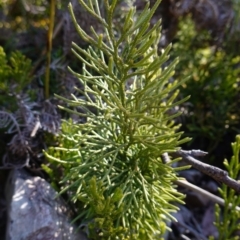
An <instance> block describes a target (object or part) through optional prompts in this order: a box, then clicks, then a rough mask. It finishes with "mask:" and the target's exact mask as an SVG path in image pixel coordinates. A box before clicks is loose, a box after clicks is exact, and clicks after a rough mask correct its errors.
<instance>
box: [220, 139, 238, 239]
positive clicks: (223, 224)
mask: <svg viewBox="0 0 240 240" xmlns="http://www.w3.org/2000/svg"><path fill="white" fill-rule="evenodd" d="M232 149H233V156H232V158H231V161H230V162H228V161H227V160H226V159H225V161H224V165H225V167H226V169H227V171H228V174H229V176H230V177H231V178H233V179H238V177H239V173H240V164H239V153H240V135H237V137H236V142H234V143H232ZM219 191H220V194H221V195H222V198H223V199H224V201H225V207H224V209H223V213H222V214H221V210H220V207H219V205H216V223H215V224H216V226H217V228H218V231H219V238H218V239H219V240H225V239H229V240H231V239H234V240H237V239H240V237H239V234H238V233H237V231H239V230H240V223H239V219H240V209H239V205H240V196H239V194H236V192H235V191H234V190H233V189H230V188H229V187H227V186H226V185H222V188H221V189H219Z"/></svg>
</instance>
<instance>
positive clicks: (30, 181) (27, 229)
mask: <svg viewBox="0 0 240 240" xmlns="http://www.w3.org/2000/svg"><path fill="white" fill-rule="evenodd" d="M6 200H7V203H8V207H7V215H8V222H7V234H6V240H87V237H86V236H85V234H84V233H82V232H80V231H78V230H77V227H75V226H74V225H72V224H71V216H70V214H69V213H70V212H71V211H70V209H69V208H68V207H67V205H66V204H65V202H64V201H63V199H61V198H60V197H57V192H56V191H55V190H54V189H53V188H52V187H51V185H50V184H49V183H48V182H46V181H45V180H44V179H42V178H40V177H35V176H34V177H33V176H30V175H29V174H28V173H27V172H26V171H25V170H24V169H19V170H12V172H11V174H10V176H9V179H8V182H7V185H6Z"/></svg>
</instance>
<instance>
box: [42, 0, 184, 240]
mask: <svg viewBox="0 0 240 240" xmlns="http://www.w3.org/2000/svg"><path fill="white" fill-rule="evenodd" d="M79 2H80V4H81V7H83V8H85V9H86V10H87V11H88V12H89V14H92V15H93V16H95V17H96V21H99V22H101V24H102V25H103V27H104V30H105V31H104V32H103V33H102V34H97V33H95V31H94V29H92V32H93V37H91V36H89V35H88V34H87V33H86V32H84V30H83V29H82V28H81V26H79V25H78V24H77V22H76V19H75V17H74V13H73V9H72V6H71V5H69V7H70V12H71V14H72V17H73V21H74V24H75V25H76V29H77V31H78V33H79V35H80V36H81V37H82V38H83V39H84V40H85V41H86V42H88V43H89V44H90V46H89V48H88V49H87V50H84V49H82V48H80V47H78V46H77V45H76V44H74V43H73V45H72V47H73V53H74V55H75V56H76V57H77V58H78V59H79V60H80V61H82V62H83V70H82V73H75V72H73V70H71V72H72V73H73V74H74V75H75V76H77V77H78V79H79V81H80V82H81V83H82V84H83V86H84V90H81V89H77V90H78V91H79V92H80V93H81V94H82V97H81V98H77V97H75V96H74V95H73V94H72V99H70V100H68V99H65V98H63V97H61V96H58V98H60V99H62V100H64V101H65V102H66V103H68V106H72V107H73V108H72V109H70V108H64V107H61V109H65V110H66V111H68V112H70V113H73V114H75V115H79V116H80V117H83V118H85V119H87V121H86V122H85V123H83V124H79V123H74V122H73V121H72V120H69V121H63V125H62V134H61V135H60V136H59V139H58V142H59V147H55V148H50V149H49V150H48V151H47V152H46V156H47V157H48V159H49V161H50V162H52V164H54V162H55V166H56V164H59V165H57V167H58V168H59V169H62V172H63V179H62V181H61V183H60V184H61V186H62V188H63V190H62V193H63V192H67V193H68V195H69V196H70V197H71V200H72V202H74V203H75V206H77V207H78V216H77V218H81V219H82V222H83V223H84V222H88V224H87V229H88V231H89V232H90V236H91V237H93V238H94V239H101V238H102V239H129V238H130V239H159V237H160V236H161V235H162V234H163V233H164V232H165V230H166V221H167V220H168V219H174V218H173V217H172V216H171V213H172V212H175V211H177V209H178V208H177V207H176V206H175V205H174V203H176V202H180V203H183V202H182V201H181V199H182V198H183V195H182V194H181V193H179V192H178V191H177V190H176V189H175V186H174V184H173V181H174V180H176V179H177V175H176V170H177V169H174V168H172V167H171V166H170V165H168V164H164V163H163V162H162V160H161V155H162V154H163V153H165V152H171V151H175V150H176V149H178V146H179V145H180V144H181V143H184V142H186V141H188V139H187V138H185V139H182V140H181V139H180V138H181V135H182V133H180V132H177V130H178V128H179V127H178V126H174V122H173V119H174V118H175V117H177V116H179V114H180V113H176V114H174V115H169V110H170V109H172V108H173V107H174V106H177V105H179V104H181V103H182V102H184V101H186V99H187V98H185V99H182V100H180V101H176V100H175V99H176V98H177V96H178V93H179V90H178V88H179V87H180V86H181V85H182V84H183V83H184V81H185V80H181V81H174V82H170V81H169V78H170V77H171V76H173V74H174V68H175V66H176V63H177V60H174V61H173V62H172V63H171V64H169V66H168V67H165V68H164V67H163V64H164V63H165V62H166V61H167V60H168V52H169V50H170V46H169V47H167V48H166V49H165V50H164V51H162V53H161V55H160V56H159V55H158V41H159V35H160V34H159V33H160V30H159V28H160V21H158V22H157V23H156V24H155V25H154V26H153V27H150V25H149V22H150V19H151V17H152V15H153V13H154V11H155V10H156V8H157V7H158V5H159V3H160V0H158V1H156V3H155V4H154V6H153V8H152V9H149V8H148V7H149V5H147V6H146V8H145V9H144V10H143V11H142V13H141V14H140V15H136V14H135V9H134V8H131V9H130V10H129V11H128V12H127V13H126V16H125V18H124V21H123V24H122V26H121V27H120V28H119V26H118V29H120V30H119V31H118V32H117V31H115V27H114V24H113V16H114V10H115V8H116V4H117V1H116V0H114V1H107V0H106V1H104V3H105V12H106V18H103V17H102V16H101V13H100V12H101V11H100V9H99V6H98V1H93V0H92V1H88V4H87V3H85V2H84V1H82V0H80V1H79ZM109 2H111V4H110V3H109ZM80 24H81V23H80ZM76 109H78V110H79V111H76ZM44 168H45V169H46V170H47V171H48V172H50V174H51V175H52V176H53V177H54V172H51V168H50V167H48V166H44ZM106 202H108V203H109V204H106Z"/></svg>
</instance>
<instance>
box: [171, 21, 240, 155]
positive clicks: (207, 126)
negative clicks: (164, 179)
mask: <svg viewBox="0 0 240 240" xmlns="http://www.w3.org/2000/svg"><path fill="white" fill-rule="evenodd" d="M172 56H179V57H180V63H179V64H178V66H177V68H176V75H175V78H176V79H177V80H179V79H182V78H184V77H186V76H189V78H190V79H189V81H188V84H187V86H186V85H184V86H183V90H182V91H181V95H182V96H183V97H184V96H189V95H191V98H190V102H189V104H188V105H186V106H185V112H186V114H185V115H184V119H183V125H184V128H183V129H184V131H185V134H186V135H187V136H190V137H192V138H193V141H192V143H194V141H196V142H197V144H198V147H200V148H205V149H204V150H207V151H209V152H211V151H212V150H214V149H215V148H216V146H217V145H218V144H219V142H221V141H222V139H223V137H224V136H225V135H226V134H227V133H231V132H232V133H233V134H234V135H235V134H236V132H238V130H237V129H236V126H237V124H238V123H239V114H238V112H239V111H238V108H239V103H240V102H239V93H240V91H239V82H240V78H239V73H240V69H239V67H238V65H239V63H240V56H235V57H232V55H230V54H227V53H226V52H224V50H222V49H221V48H218V47H217V46H212V45H211V38H210V34H209V33H208V32H197V31H196V29H195V26H194V23H193V22H192V20H191V19H190V18H186V19H184V20H182V21H181V22H180V26H179V32H178V34H177V37H176V43H175V44H174V45H173V50H172Z"/></svg>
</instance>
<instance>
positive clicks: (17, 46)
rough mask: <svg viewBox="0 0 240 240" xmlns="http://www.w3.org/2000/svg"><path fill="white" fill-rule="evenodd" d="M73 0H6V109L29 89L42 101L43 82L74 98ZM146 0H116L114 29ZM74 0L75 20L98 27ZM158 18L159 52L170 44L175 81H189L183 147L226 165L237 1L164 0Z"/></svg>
mask: <svg viewBox="0 0 240 240" xmlns="http://www.w3.org/2000/svg"><path fill="white" fill-rule="evenodd" d="M68 2H69V1H68V0H1V2H0V33H1V34H0V47H1V48H0V63H1V67H0V96H1V97H0V100H1V105H0V108H1V110H8V111H15V109H13V106H17V104H15V105H14V100H13V99H12V98H11V93H13V92H14V93H18V94H23V93H24V94H27V95H28V97H30V98H31V100H32V101H34V99H38V98H39V96H37V95H39V94H41V95H42V96H43V95H44V89H45V90H46V84H49V92H50V93H49V95H48V96H47V95H45V98H46V97H50V98H51V97H53V94H54V93H57V94H59V95H62V96H69V93H71V92H74V91H75V90H74V86H75V85H77V86H78V87H79V82H78V81H77V79H76V78H75V77H74V76H72V75H71V74H70V73H69V72H68V71H67V66H68V65H70V66H71V67H72V68H73V69H76V70H78V71H80V69H81V66H79V62H78V61H75V60H74V57H73V56H72V55H71V54H70V48H71V42H72V41H74V42H76V43H77V44H78V45H80V46H81V47H85V46H86V43H84V41H83V40H81V39H79V37H78V35H77V34H76V33H75V30H74V26H73V24H72V22H71V19H70V15H69V13H68V9H67V4H68ZM145 2H146V1H144V0H136V1H127V0H121V1H119V12H118V16H116V21H115V22H114V25H115V27H116V29H117V26H118V24H120V22H121V13H124V12H126V11H127V9H128V8H129V7H130V6H131V5H132V4H134V5H135V6H136V7H137V10H138V11H141V9H143V7H144V6H145ZM150 2H151V3H153V2H154V1H153V0H151V1H150ZM99 3H100V5H101V1H99ZM72 4H73V7H74V8H75V14H76V16H77V18H78V22H80V23H81V26H82V27H83V28H84V29H85V30H86V31H87V32H89V26H90V25H94V27H95V28H96V29H99V32H100V31H101V29H100V27H98V23H97V22H95V20H94V19H92V18H91V17H89V16H88V14H87V13H86V12H83V10H82V9H79V8H78V3H77V0H73V1H72ZM103 14H104V11H103ZM159 18H162V37H161V40H160V42H159V51H161V49H162V48H164V47H166V46H167V45H168V44H170V43H173V47H172V51H171V59H170V60H169V61H171V60H172V59H173V58H175V57H179V58H180V63H179V64H178V66H177V69H176V74H175V76H174V78H175V79H179V80H180V79H182V78H185V77H188V78H189V80H188V82H187V84H186V85H184V86H182V89H181V97H186V96H188V95H191V98H190V100H189V101H188V102H187V103H184V104H183V105H182V106H181V111H182V112H183V114H182V116H181V117H179V118H178V119H177V120H176V123H178V124H181V125H182V127H181V129H182V130H183V131H184V134H185V136H190V137H192V141H191V142H190V143H188V145H186V146H184V148H187V149H193V148H195V149H201V150H205V151H208V152H209V153H210V154H209V159H207V161H209V162H210V163H212V164H215V165H221V163H222V162H223V159H224V158H226V157H228V158H229V157H230V156H231V155H232V152H231V145H230V143H231V142H233V141H234V139H235V135H236V134H238V133H239V130H240V119H239V118H240V110H239V107H240V86H239V85H240V75H239V74H240V72H239V71H240V38H239V36H240V35H239V33H240V2H239V1H238V0H206V1H197V0H178V1H172V0H162V3H161V5H160V7H159V9H158V10H157V11H156V13H155V16H154V18H153V19H152V21H153V22H154V21H156V20H157V19H159ZM52 19H54V21H52ZM51 24H52V25H51ZM51 27H52V31H51ZM51 40H52V42H51ZM49 55H50V58H49ZM49 60H50V61H49ZM48 70H49V77H47V71H48ZM23 72H24V73H23ZM20 76H21V77H20ZM46 78H49V80H50V81H49V83H48V81H46ZM80 87H81V86H80ZM9 94H10V95H9ZM9 98H10V100H11V101H12V103H11V104H9V101H10V100H9ZM177 110H179V109H173V110H172V111H173V112H174V111H177ZM1 141H2V140H1ZM1 151H3V150H1Z"/></svg>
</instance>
